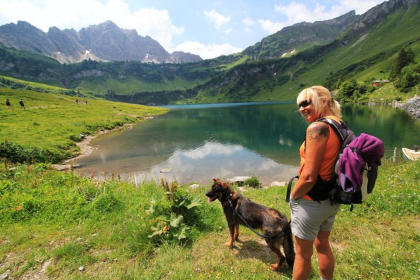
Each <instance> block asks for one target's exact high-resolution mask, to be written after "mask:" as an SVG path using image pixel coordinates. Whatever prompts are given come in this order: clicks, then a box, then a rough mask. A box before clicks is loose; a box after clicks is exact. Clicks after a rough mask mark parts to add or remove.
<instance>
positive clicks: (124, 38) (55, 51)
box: [0, 20, 201, 63]
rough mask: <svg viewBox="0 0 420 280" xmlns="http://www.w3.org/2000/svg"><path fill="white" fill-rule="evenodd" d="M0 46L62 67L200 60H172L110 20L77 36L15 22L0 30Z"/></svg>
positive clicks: (145, 39) (186, 56)
mask: <svg viewBox="0 0 420 280" xmlns="http://www.w3.org/2000/svg"><path fill="white" fill-rule="evenodd" d="M0 43H3V44H4V45H6V46H8V47H14V48H16V49H20V50H26V51H30V52H34V53H39V54H42V55H46V56H50V57H53V58H55V59H57V60H58V61H59V62H62V63H74V62H80V61H82V60H86V59H94V60H99V61H142V62H153V63H184V62H196V61H200V60H201V58H200V57H199V56H197V55H192V54H186V53H183V54H182V55H181V54H176V55H175V56H172V55H171V54H169V53H168V52H167V51H166V50H165V49H164V48H163V47H162V46H161V45H160V44H159V43H158V42H157V41H155V40H154V39H152V38H151V37H149V36H146V37H142V36H140V35H138V33H137V31H136V30H127V29H121V28H119V27H118V26H117V25H116V24H115V23H114V22H112V21H110V20H108V21H105V22H103V23H101V24H98V25H90V26H88V27H85V28H82V29H81V30H80V31H79V32H77V31H75V30H74V29H65V30H60V29H59V28H57V27H51V28H49V30H48V32H47V33H45V32H43V31H42V30H40V29H38V28H36V27H35V26H33V25H31V24H30V23H28V22H25V21H18V23H17V24H13V23H11V24H6V25H3V26H0ZM86 51H88V52H86ZM87 54H88V55H87Z"/></svg>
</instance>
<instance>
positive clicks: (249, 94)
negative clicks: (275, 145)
mask: <svg viewBox="0 0 420 280" xmlns="http://www.w3.org/2000/svg"><path fill="white" fill-rule="evenodd" d="M419 26H420V10H419V6H418V5H417V6H413V7H411V8H410V9H408V10H405V9H398V10H396V11H394V12H393V13H391V14H389V15H388V16H387V17H386V18H384V19H383V20H382V21H380V22H379V24H377V25H373V26H371V27H370V29H369V30H368V31H367V32H364V33H361V34H351V33H350V34H349V33H348V34H347V35H346V36H344V35H343V36H342V38H341V39H338V40H336V41H334V42H332V43H330V44H327V45H324V46H317V47H313V48H311V49H308V50H305V51H302V52H300V53H297V54H296V55H294V56H292V57H289V58H283V59H276V60H266V61H262V62H254V63H246V64H242V65H240V66H238V67H236V68H233V69H231V70H230V71H229V72H227V73H225V74H224V76H223V77H219V78H217V79H213V80H212V81H210V82H209V83H207V84H206V85H205V86H201V87H200V88H199V89H197V96H196V97H195V98H193V99H191V100H190V102H228V101H260V100H282V99H292V98H294V96H296V93H297V92H298V91H299V90H300V89H302V88H303V87H306V86H310V85H313V84H327V85H329V86H330V88H331V89H335V87H334V85H335V84H337V83H338V82H340V81H344V80H349V79H356V80H357V81H359V82H366V81H367V82H369V83H370V81H372V80H374V79H379V78H388V77H389V74H390V72H391V68H392V64H393V63H394V61H395V59H396V56H397V54H398V53H399V52H400V50H401V49H402V48H405V47H410V48H411V49H412V50H413V52H414V53H415V55H416V57H417V59H419V57H420V35H419V34H418V32H417V29H418V27H419ZM350 35H351V36H350ZM227 81H229V83H227ZM225 84H226V85H225ZM412 94H413V92H411V93H408V94H404V93H399V95H401V96H402V99H405V98H407V97H409V96H412ZM180 102H182V101H180Z"/></svg>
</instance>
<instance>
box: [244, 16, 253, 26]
mask: <svg viewBox="0 0 420 280" xmlns="http://www.w3.org/2000/svg"><path fill="white" fill-rule="evenodd" d="M242 23H243V24H244V25H246V26H253V25H254V24H255V20H253V19H252V18H244V19H243V20H242Z"/></svg>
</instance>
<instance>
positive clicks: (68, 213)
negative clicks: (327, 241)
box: [0, 85, 420, 279]
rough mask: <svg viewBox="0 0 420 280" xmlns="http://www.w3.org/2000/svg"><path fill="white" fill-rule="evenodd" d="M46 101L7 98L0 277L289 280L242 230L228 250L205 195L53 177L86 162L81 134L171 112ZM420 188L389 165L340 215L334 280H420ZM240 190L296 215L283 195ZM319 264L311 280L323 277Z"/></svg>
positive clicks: (57, 98)
mask: <svg viewBox="0 0 420 280" xmlns="http://www.w3.org/2000/svg"><path fill="white" fill-rule="evenodd" d="M31 87H32V88H33V87H36V88H39V87H40V88H41V89H42V85H31ZM50 90H53V89H50ZM54 90H60V89H54ZM39 91H40V90H38V91H34V90H27V89H26V90H25V89H11V88H0V100H2V106H0V139H1V141H0V152H1V157H0V160H1V161H0V278H1V279H47V278H48V279H239V278H240V279H290V277H291V271H290V270H289V269H288V268H287V266H286V265H284V266H283V267H282V268H281V269H280V271H279V272H272V271H271V270H270V269H269V264H270V263H272V262H274V261H275V260H276V259H275V255H274V254H273V253H272V252H271V251H270V250H269V249H268V248H267V246H266V245H265V242H264V241H263V240H262V239H261V238H259V237H258V236H256V235H255V234H254V233H252V232H251V231H250V230H248V229H246V228H244V227H241V230H240V231H241V234H240V240H241V242H238V243H237V245H236V247H235V248H233V249H228V248H227V247H226V246H225V245H224V244H225V242H226V241H227V240H228V235H229V233H228V228H227V224H226V221H225V219H224V217H223V212H222V208H221V205H220V203H218V202H217V201H216V202H214V203H208V202H207V200H206V197H205V192H206V191H207V190H208V189H209V186H200V187H198V188H190V187H189V186H188V185H184V186H178V185H177V184H176V183H175V182H169V183H167V184H165V183H164V184H163V185H162V183H157V182H142V183H141V184H139V185H135V184H132V183H128V182H122V181H120V180H119V178H118V176H117V177H111V178H107V179H103V180H99V179H96V178H91V177H83V176H80V175H76V174H75V173H74V172H72V171H68V172H59V171H56V170H54V169H52V168H51V165H50V163H51V162H55V161H60V160H62V159H64V158H67V157H69V156H72V155H74V154H76V153H77V152H78V148H77V146H76V145H75V143H76V142H77V141H80V140H81V139H82V138H83V137H82V136H81V134H83V135H88V134H94V133H95V132H97V131H99V130H104V129H112V128H115V127H119V126H122V125H124V124H126V123H134V122H138V121H142V120H144V119H147V118H148V117H151V116H153V115H156V114H162V113H164V112H165V110H164V109H161V108H151V107H145V106H140V105H133V104H124V103H116V102H109V101H105V100H100V99H91V98H88V99H86V98H80V97H76V96H69V95H64V94H55V93H51V92H49V93H43V92H39ZM6 98H9V99H10V101H11V103H12V106H11V108H7V107H6V105H5V103H3V102H5V100H6ZM21 98H22V99H23V100H24V101H25V105H26V106H25V109H23V108H20V106H19V105H18V101H19V100H20V99H21ZM76 98H78V101H79V103H76ZM86 101H87V103H86ZM45 151H47V152H45ZM20 156H21V157H22V158H20ZM14 159H22V160H14ZM12 161H20V162H21V163H11V162H12ZM32 161H36V162H37V163H32ZM419 180H420V162H407V161H405V160H403V159H401V158H400V159H399V160H398V162H397V163H392V162H391V161H390V160H388V159H385V160H384V164H383V166H382V167H381V168H380V173H379V178H378V180H377V184H376V187H375V190H374V192H373V194H372V195H371V196H370V198H369V200H368V201H367V202H366V203H365V204H363V205H356V206H355V209H354V211H353V212H350V211H349V207H348V206H342V208H341V211H340V213H339V215H338V218H337V221H336V224H335V228H334V231H333V234H332V246H333V250H334V252H335V256H336V261H337V266H336V274H335V279H415V278H416V277H418V274H419V269H420V265H419V255H420V253H419V249H420V245H419V244H420V243H419V239H420V238H419V237H420V236H419V233H420V222H419V213H420V201H419V200H420V196H419V193H418V182H419ZM209 183H210V182H209ZM234 187H235V188H236V189H237V190H239V191H240V192H241V193H243V194H244V195H246V196H247V197H249V198H251V199H252V200H254V201H256V202H259V203H261V204H264V205H267V206H270V207H274V208H276V209H278V210H280V211H281V212H283V213H285V214H286V215H287V216H290V212H289V207H288V205H287V203H286V202H284V197H285V192H286V190H285V188H281V187H273V188H258V189H255V188H250V187H244V188H241V189H239V188H238V187H236V186H234ZM313 260H314V261H313V265H312V268H313V273H312V276H311V279H319V276H318V272H317V270H318V269H317V265H316V258H315V256H314V259H313Z"/></svg>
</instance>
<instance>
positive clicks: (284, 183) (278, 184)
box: [270, 181, 286, 187]
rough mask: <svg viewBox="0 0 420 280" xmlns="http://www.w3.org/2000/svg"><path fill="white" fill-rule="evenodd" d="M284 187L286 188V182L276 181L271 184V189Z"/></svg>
mask: <svg viewBox="0 0 420 280" xmlns="http://www.w3.org/2000/svg"><path fill="white" fill-rule="evenodd" d="M284 186H286V182H283V181H281V182H279V181H274V182H271V184H270V187H284Z"/></svg>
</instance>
